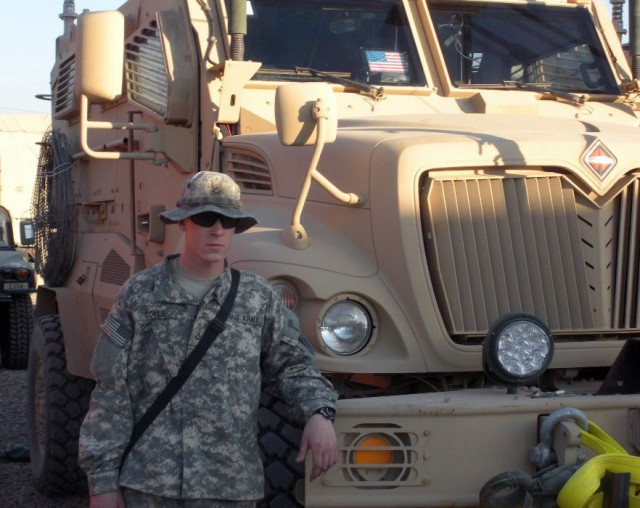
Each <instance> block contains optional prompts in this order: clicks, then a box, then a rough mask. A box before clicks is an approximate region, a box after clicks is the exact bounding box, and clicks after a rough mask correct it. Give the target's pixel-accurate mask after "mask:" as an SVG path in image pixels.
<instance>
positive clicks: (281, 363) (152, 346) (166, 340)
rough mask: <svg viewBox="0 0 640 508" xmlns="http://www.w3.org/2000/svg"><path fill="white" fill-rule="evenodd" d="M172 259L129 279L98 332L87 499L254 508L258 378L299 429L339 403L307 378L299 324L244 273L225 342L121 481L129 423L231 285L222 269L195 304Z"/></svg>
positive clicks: (259, 486)
mask: <svg viewBox="0 0 640 508" xmlns="http://www.w3.org/2000/svg"><path fill="white" fill-rule="evenodd" d="M170 258H171V256H170V257H169V258H167V259H165V261H164V262H162V263H160V264H158V265H156V266H154V267H151V268H149V269H147V270H144V271H142V272H140V273H138V274H136V275H134V276H133V277H132V278H131V279H129V281H127V283H126V284H125V285H124V286H123V288H122V290H121V292H120V294H119V296H118V298H117V299H116V302H115V304H114V306H113V308H112V310H111V313H110V315H109V317H108V319H107V320H106V322H105V324H104V325H103V328H102V333H101V335H100V337H99V340H98V344H97V346H96V351H95V354H94V358H93V362H92V369H93V373H94V375H95V377H96V380H97V385H96V388H95V390H94V393H93V396H92V401H91V408H90V410H89V413H88V414H87V417H86V419H85V421H84V423H83V425H82V429H81V436H80V462H81V466H82V467H83V469H84V470H85V471H86V472H87V475H88V478H89V488H90V492H91V494H99V493H104V492H109V491H113V490H116V489H117V488H118V486H120V485H121V486H125V487H128V488H131V489H135V490H138V491H142V492H146V493H150V494H154V495H159V496H165V497H171V498H183V499H200V498H205V499H224V500H249V501H250V500H255V499H259V498H261V497H262V496H263V489H264V486H263V472H262V463H261V459H260V454H259V451H258V446H257V409H258V402H259V397H260V386H261V376H264V377H265V378H266V379H267V380H273V381H275V382H276V383H277V386H278V387H279V389H280V390H281V393H282V395H283V397H284V399H285V400H286V401H287V402H288V403H289V405H290V407H291V408H292V409H293V408H296V409H297V410H299V411H300V415H299V416H300V417H303V418H309V417H310V415H311V414H312V413H313V411H314V410H316V409H318V408H320V407H323V406H330V407H333V406H334V403H335V400H336V393H335V391H334V390H333V388H332V387H331V385H330V383H329V382H328V381H327V380H326V379H324V378H323V377H322V376H321V375H320V373H319V372H318V371H317V370H316V369H314V368H312V367H311V359H312V356H311V352H310V350H309V349H307V348H306V347H304V345H303V344H302V343H301V341H300V340H299V331H298V323H297V320H296V318H295V316H294V315H293V314H292V313H290V312H289V311H287V310H286V309H285V308H284V307H283V305H282V303H281V301H280V298H279V297H278V296H277V295H276V293H275V292H274V291H273V290H272V289H271V287H270V286H269V284H268V283H267V282H266V281H265V280H264V279H263V278H261V277H260V276H258V275H255V274H253V273H250V272H242V274H241V279H240V287H239V289H238V294H237V297H236V301H235V304H234V307H233V309H232V311H231V314H230V316H229V319H228V321H227V325H226V329H225V331H224V332H223V333H221V334H220V335H219V336H218V337H217V339H216V341H215V342H214V343H213V345H212V346H211V348H210V350H209V352H208V353H207V355H206V356H205V357H204V358H203V359H202V361H201V363H200V365H199V366H198V367H197V369H196V370H195V371H194V372H193V373H192V375H191V377H190V378H189V379H188V380H187V381H186V383H185V384H184V386H183V387H182V389H181V390H180V392H178V394H177V395H176V396H175V397H174V398H173V399H172V401H171V403H170V404H169V405H168V406H167V407H166V408H165V409H164V410H163V411H162V412H161V413H160V415H159V416H158V417H157V419H156V420H155V421H154V422H153V423H152V424H151V426H150V427H149V428H148V429H147V430H146V432H145V433H144V434H143V435H142V437H141V438H140V440H139V441H138V442H137V444H136V445H135V446H134V448H133V450H132V451H131V453H130V455H129V456H128V458H127V459H126V461H125V463H124V465H123V467H122V470H121V471H120V470H119V463H120V457H121V455H122V452H123V450H124V448H125V446H126V444H127V442H128V440H129V437H130V434H131V430H132V428H133V424H134V422H135V421H137V420H139V419H140V417H141V416H142V414H143V413H144V411H145V410H146V409H147V408H148V406H149V405H150V404H151V402H152V401H153V400H154V399H155V398H156V396H157V395H158V394H159V393H160V391H161V390H162V388H163V387H164V386H165V385H166V384H167V382H168V380H169V379H170V378H171V377H173V376H175V374H176V373H177V372H178V369H179V367H180V365H181V363H182V361H183V360H184V358H185V357H186V355H187V354H188V353H189V352H190V351H191V350H192V349H193V347H194V346H195V345H196V344H197V342H198V341H199V339H200V337H201V335H202V333H203V332H204V330H205V329H206V327H207V325H208V324H209V322H210V321H211V320H212V319H213V318H214V316H215V314H216V313H217V311H218V309H219V307H220V305H221V304H222V302H223V300H224V298H225V296H226V294H227V292H228V290H229V287H230V283H231V275H230V270H229V269H228V268H226V269H225V271H224V272H223V273H222V274H221V275H220V276H219V277H217V278H216V279H215V282H214V283H213V287H212V288H211V289H210V290H209V292H208V293H207V294H206V295H205V296H204V298H203V299H202V300H198V299H196V298H195V297H193V296H191V295H189V294H188V293H187V292H186V291H184V290H183V289H182V287H181V286H180V285H178V284H177V283H176V281H175V273H174V272H173V268H172V263H171V261H170Z"/></svg>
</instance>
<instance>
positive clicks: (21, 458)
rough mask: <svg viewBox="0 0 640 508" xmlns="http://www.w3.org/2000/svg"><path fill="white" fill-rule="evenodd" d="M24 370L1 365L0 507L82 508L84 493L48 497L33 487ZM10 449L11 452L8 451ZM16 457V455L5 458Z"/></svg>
mask: <svg viewBox="0 0 640 508" xmlns="http://www.w3.org/2000/svg"><path fill="white" fill-rule="evenodd" d="M26 394H27V372H26V371H25V370H7V369H2V368H0V506H3V507H5V508H14V507H28V508H81V507H82V508H85V507H87V506H89V500H88V498H87V497H86V496H74V497H68V498H55V499H51V498H47V497H45V496H43V495H42V494H40V493H39V492H37V491H36V490H35V489H34V487H33V482H32V478H31V465H30V464H29V462H28V455H27V454H26V453H20V452H24V451H28V450H24V447H27V448H28V440H27V406H26V400H27V395H26ZM9 452H11V453H9ZM8 455H10V456H11V457H13V456H17V457H16V458H11V457H8Z"/></svg>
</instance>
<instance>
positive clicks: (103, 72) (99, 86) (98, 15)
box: [76, 11, 124, 103]
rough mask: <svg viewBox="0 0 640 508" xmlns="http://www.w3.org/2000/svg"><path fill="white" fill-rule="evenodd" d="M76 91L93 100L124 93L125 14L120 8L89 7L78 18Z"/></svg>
mask: <svg viewBox="0 0 640 508" xmlns="http://www.w3.org/2000/svg"><path fill="white" fill-rule="evenodd" d="M78 31H79V36H78V46H77V47H78V54H77V56H76V58H77V60H76V61H77V66H78V70H77V73H78V74H77V76H78V79H77V81H76V86H77V89H76V94H77V95H78V96H80V95H85V96H86V97H87V98H88V99H89V100H90V101H91V102H93V103H101V102H109V101H113V100H116V99H117V98H118V97H120V95H122V79H123V76H124V16H123V15H122V13H121V12H120V11H100V12H89V11H85V12H83V13H82V15H81V16H80V18H79V21H78Z"/></svg>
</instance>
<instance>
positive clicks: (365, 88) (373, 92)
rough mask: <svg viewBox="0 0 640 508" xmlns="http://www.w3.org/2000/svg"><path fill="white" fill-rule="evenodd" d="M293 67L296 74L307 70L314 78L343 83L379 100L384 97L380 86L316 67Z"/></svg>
mask: <svg viewBox="0 0 640 508" xmlns="http://www.w3.org/2000/svg"><path fill="white" fill-rule="evenodd" d="M295 69H296V74H300V73H302V72H307V73H309V74H311V75H312V76H314V77H316V78H323V79H326V80H327V81H329V82H330V83H335V84H337V85H344V86H348V87H351V88H355V89H357V90H360V91H361V92H364V93H366V94H367V95H370V96H371V97H373V98H374V99H375V100H379V99H382V98H383V97H384V88H382V87H381V86H372V85H367V84H366V83H360V82H359V81H354V80H352V79H348V78H343V77H341V76H336V75H335V74H331V73H330V72H323V71H319V70H317V69H312V68H310V67H296V68H295Z"/></svg>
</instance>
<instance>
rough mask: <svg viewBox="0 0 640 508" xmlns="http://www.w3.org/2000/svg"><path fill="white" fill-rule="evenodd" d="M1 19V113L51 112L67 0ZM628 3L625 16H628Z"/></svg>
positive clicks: (83, 5) (78, 3) (105, 4)
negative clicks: (42, 96)
mask: <svg viewBox="0 0 640 508" xmlns="http://www.w3.org/2000/svg"><path fill="white" fill-rule="evenodd" d="M123 2H124V0H75V10H76V13H80V12H82V11H83V10H84V9H89V10H91V11H104V10H111V9H117V8H118V7H119V6H120V5H121V4H122V3H123ZM3 5H5V7H4V9H3V10H2V16H1V17H0V19H1V21H0V48H1V49H0V69H1V70H0V114H17V113H50V102H48V101H43V100H39V99H36V98H35V96H36V94H49V93H50V86H49V77H50V72H51V68H52V66H53V63H54V59H55V40H56V37H57V36H59V35H61V34H62V31H63V23H62V20H61V19H60V17H59V15H60V14H61V13H62V11H63V5H64V1H63V0H22V1H19V2H7V0H4V2H3ZM628 5H629V2H628V1H627V2H626V4H625V6H624V16H625V18H626V17H627V15H628V10H627V8H628Z"/></svg>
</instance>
